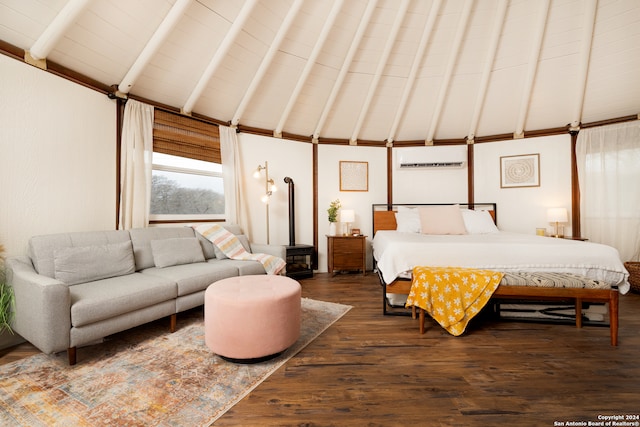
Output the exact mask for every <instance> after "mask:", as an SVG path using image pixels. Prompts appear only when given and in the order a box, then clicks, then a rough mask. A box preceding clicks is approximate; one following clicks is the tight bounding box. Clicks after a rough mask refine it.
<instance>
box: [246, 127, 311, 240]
mask: <svg viewBox="0 0 640 427" xmlns="http://www.w3.org/2000/svg"><path fill="white" fill-rule="evenodd" d="M312 149H313V147H312V145H311V144H310V143H302V142H296V141H288V140H284V139H277V138H270V137H264V136H257V135H251V134H242V133H241V134H240V135H239V152H240V163H241V169H242V170H241V172H240V176H241V190H242V203H243V205H244V206H245V207H246V209H245V213H246V214H247V218H248V222H247V225H245V228H246V230H245V232H246V233H247V235H248V236H249V239H250V240H251V241H252V242H256V243H267V233H266V222H267V220H266V206H265V205H264V204H263V203H262V202H261V200H260V198H261V197H262V196H263V195H264V193H265V178H264V172H262V175H261V177H260V179H255V178H254V177H253V173H254V172H255V170H256V169H257V168H258V165H262V166H264V164H265V161H266V162H268V166H269V178H272V179H273V180H274V182H275V184H276V186H277V188H278V191H277V192H275V193H274V194H273V196H272V197H271V202H270V203H269V234H270V238H269V243H271V244H278V245H288V244H289V199H288V187H287V184H285V182H284V178H285V177H286V176H288V177H290V178H292V179H293V182H294V184H295V185H294V188H295V210H296V212H295V215H296V218H295V223H296V243H297V244H307V245H311V244H313V218H312V212H313V163H312V162H313V157H312V156H313V153H312Z"/></svg>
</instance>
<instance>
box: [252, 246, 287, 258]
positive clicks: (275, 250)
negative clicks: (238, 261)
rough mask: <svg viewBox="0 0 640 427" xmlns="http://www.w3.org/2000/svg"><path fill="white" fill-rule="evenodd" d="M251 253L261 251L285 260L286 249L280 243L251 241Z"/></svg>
mask: <svg viewBox="0 0 640 427" xmlns="http://www.w3.org/2000/svg"><path fill="white" fill-rule="evenodd" d="M251 252H252V253H254V254H255V253H261V254H269V255H273V256H277V257H279V258H282V259H283V260H285V261H286V258H287V249H286V248H285V247H284V246H282V245H267V244H264V243H251Z"/></svg>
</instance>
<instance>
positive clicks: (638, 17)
mask: <svg viewBox="0 0 640 427" xmlns="http://www.w3.org/2000/svg"><path fill="white" fill-rule="evenodd" d="M0 40H2V41H3V42H4V46H6V45H9V46H12V47H16V48H19V49H23V50H24V51H27V53H26V58H27V60H29V61H30V62H35V63H38V62H39V63H41V64H42V63H44V62H45V61H42V60H46V61H51V62H52V63H56V64H59V65H61V66H63V67H65V68H66V69H69V70H72V71H73V72H76V73H79V74H81V75H83V76H87V77H89V78H91V79H94V80H96V81H98V82H101V83H102V84H104V85H108V86H114V87H115V86H117V88H118V91H119V92H120V93H119V96H127V94H129V96H137V97H140V98H145V99H149V100H153V101H154V102H157V103H160V104H165V105H169V106H173V107H177V108H180V109H181V110H182V111H183V112H185V113H193V114H199V115H203V116H206V117H210V118H214V119H216V120H219V121H222V122H228V123H231V124H234V125H239V126H240V129H242V128H243V127H244V128H247V129H248V128H255V129H260V130H263V131H266V132H268V133H273V134H274V135H276V136H279V135H281V134H283V133H284V134H285V136H287V135H289V136H294V137H303V138H308V139H309V140H311V139H312V137H315V138H319V140H320V141H323V140H333V139H337V140H343V141H350V143H352V144H357V143H365V142H366V143H369V144H377V143H379V144H381V145H384V144H385V141H392V142H395V143H402V142H405V143H406V142H410V141H413V142H415V141H424V142H425V143H427V144H429V143H431V142H433V141H434V140H435V141H436V142H437V141H444V140H451V139H464V138H467V137H468V138H470V139H471V138H473V137H475V138H481V137H483V136H489V135H503V134H513V135H515V136H516V137H517V136H519V135H522V134H523V132H525V133H526V132H529V131H534V130H541V129H555V128H563V127H567V126H578V125H579V124H580V123H590V122H598V121H601V120H606V119H611V118H617V117H625V116H630V115H637V114H638V113H640V0H536V1H532V0H475V1H474V0H377V1H376V0H332V1H330V0H108V1H107V0H0ZM38 60H39V61H38Z"/></svg>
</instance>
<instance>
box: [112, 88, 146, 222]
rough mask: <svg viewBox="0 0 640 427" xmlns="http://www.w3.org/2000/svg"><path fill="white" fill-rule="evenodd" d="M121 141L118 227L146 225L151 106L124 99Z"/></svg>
mask: <svg viewBox="0 0 640 427" xmlns="http://www.w3.org/2000/svg"><path fill="white" fill-rule="evenodd" d="M121 144H122V147H121V154H120V221H119V228H120V229H124V230H128V229H130V228H137V227H146V226H148V225H149V206H150V204H151V161H152V156H153V106H151V105H147V104H143V103H141V102H138V101H135V100H133V99H129V100H127V104H126V106H125V109H124V118H123V123H122V142H121Z"/></svg>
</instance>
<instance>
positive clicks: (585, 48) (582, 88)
mask: <svg viewBox="0 0 640 427" xmlns="http://www.w3.org/2000/svg"><path fill="white" fill-rule="evenodd" d="M582 4H584V5H585V9H586V10H585V13H584V23H583V27H582V29H583V33H582V47H581V48H580V69H579V72H578V78H577V79H576V85H577V86H576V96H575V99H574V102H575V110H574V113H573V120H572V121H571V127H572V128H574V129H577V127H578V126H579V125H580V121H581V119H582V109H583V107H584V97H585V92H586V90H587V76H588V74H589V59H590V58H591V44H592V42H593V29H594V26H595V22H596V10H597V5H598V0H587V1H585V2H582Z"/></svg>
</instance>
